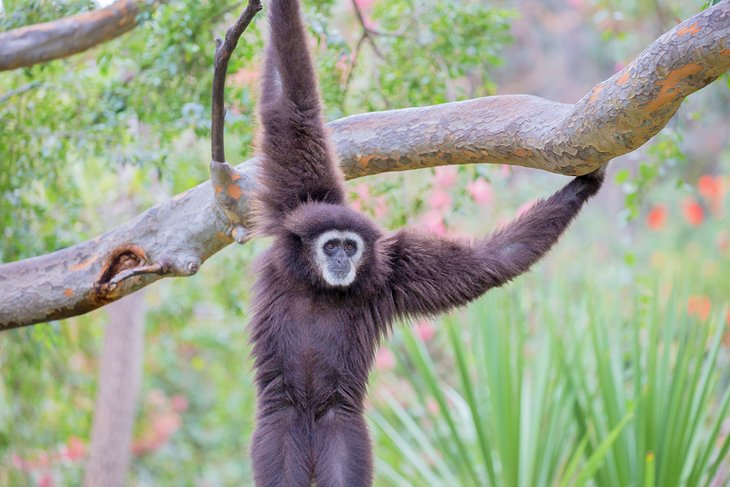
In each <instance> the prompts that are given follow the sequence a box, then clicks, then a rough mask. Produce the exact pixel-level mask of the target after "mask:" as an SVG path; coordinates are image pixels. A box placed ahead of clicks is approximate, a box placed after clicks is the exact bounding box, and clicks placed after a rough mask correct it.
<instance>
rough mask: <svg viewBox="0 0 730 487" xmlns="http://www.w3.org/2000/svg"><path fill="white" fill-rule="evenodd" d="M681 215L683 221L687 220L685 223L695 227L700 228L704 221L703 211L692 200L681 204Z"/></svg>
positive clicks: (688, 199)
mask: <svg viewBox="0 0 730 487" xmlns="http://www.w3.org/2000/svg"><path fill="white" fill-rule="evenodd" d="M682 214H683V215H684V219H685V220H687V223H689V224H690V225H692V226H695V227H697V226H700V225H701V224H702V222H703V220H704V219H705V210H703V209H702V206H701V205H700V204H699V203H697V201H695V200H694V199H693V198H687V199H686V200H684V202H683V203H682Z"/></svg>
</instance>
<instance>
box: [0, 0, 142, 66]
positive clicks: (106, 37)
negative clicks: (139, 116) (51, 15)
mask: <svg viewBox="0 0 730 487" xmlns="http://www.w3.org/2000/svg"><path fill="white" fill-rule="evenodd" d="M147 3H149V2H147V1H146V0H117V1H116V2H114V3H113V4H112V5H110V6H108V7H105V8H101V9H97V10H93V11H91V12H86V13H83V14H79V15H73V16H71V17H66V18H63V19H59V20H54V21H53V22H46V23H43V24H35V25H29V26H26V27H21V28H19V29H14V30H10V31H7V32H0V46H2V48H1V49H0V71H7V70H10V69H16V68H22V67H25V66H32V65H34V64H38V63H45V62H48V61H52V60H54V59H60V58H64V57H68V56H71V55H72V54H77V53H79V52H83V51H86V50H88V49H91V48H92V47H94V46H96V45H98V44H102V43H104V42H107V41H110V40H112V39H115V38H117V37H119V36H121V35H122V34H125V33H126V32H129V31H130V30H132V29H133V28H134V27H136V26H137V16H138V15H139V13H140V11H141V9H142V8H143V7H144V6H145V5H146V4H147Z"/></svg>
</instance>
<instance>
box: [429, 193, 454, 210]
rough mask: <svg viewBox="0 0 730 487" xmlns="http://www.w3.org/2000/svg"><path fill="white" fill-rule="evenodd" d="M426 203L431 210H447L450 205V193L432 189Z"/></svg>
mask: <svg viewBox="0 0 730 487" xmlns="http://www.w3.org/2000/svg"><path fill="white" fill-rule="evenodd" d="M428 204H429V206H430V207H431V209H432V210H440V211H447V210H448V209H449V208H450V207H451V195H449V193H447V192H446V191H444V190H442V189H434V190H433V193H431V197H430V198H429V199H428Z"/></svg>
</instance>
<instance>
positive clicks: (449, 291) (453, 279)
mask: <svg viewBox="0 0 730 487" xmlns="http://www.w3.org/2000/svg"><path fill="white" fill-rule="evenodd" d="M604 173H605V169H604V168H601V169H599V170H598V171H595V172H593V173H591V174H588V175H585V176H580V177H577V178H574V179H573V180H572V181H571V182H570V183H568V184H567V185H566V186H564V187H563V188H562V189H560V190H559V191H558V192H556V193H555V194H553V195H552V196H551V197H549V198H547V199H545V200H540V201H538V202H537V203H535V205H534V206H532V207H531V208H530V209H529V210H527V211H526V212H525V213H524V214H523V215H522V216H520V217H518V218H516V219H515V220H513V221H512V222H511V223H510V224H508V225H507V226H506V227H504V228H502V229H500V230H498V231H496V232H495V233H493V234H492V235H491V236H489V237H487V238H485V239H481V240H477V241H476V242H475V243H474V244H468V243H463V242H456V241H452V240H447V239H442V238H438V237H435V236H432V235H428V234H424V233H422V232H415V231H412V230H401V231H399V232H396V233H394V234H392V235H391V236H390V237H386V238H389V239H391V242H389V243H390V245H391V246H392V247H391V248H392V251H391V252H392V254H391V255H392V261H393V267H394V272H393V276H392V279H391V284H390V292H391V293H392V296H393V300H394V302H395V307H396V313H397V314H398V315H400V316H405V317H416V316H427V315H434V314H437V313H441V312H444V311H447V310H449V309H451V308H454V307H457V306H461V305H464V304H466V303H468V302H469V301H472V300H474V299H476V298H478V297H479V296H481V295H482V294H484V293H485V292H487V291H488V290H489V289H491V288H493V287H498V286H501V285H502V284H504V283H506V282H508V281H510V280H511V279H513V278H515V277H517V276H519V275H520V274H522V273H523V272H526V271H527V270H528V269H529V268H530V267H531V266H532V264H534V263H535V262H537V261H538V260H539V259H540V258H541V257H542V256H543V255H545V254H546V253H547V252H548V250H550V248H551V247H552V246H553V245H554V244H555V242H557V240H558V238H559V237H560V235H561V234H562V233H563V232H564V231H565V230H566V229H567V228H568V225H569V224H570V222H571V221H572V220H573V218H575V216H576V215H577V214H578V212H579V211H580V209H581V207H582V206H583V204H584V203H585V202H586V201H587V200H588V199H589V198H590V197H591V196H593V195H594V194H596V193H597V192H598V190H599V189H600V188H601V185H602V184H603V180H604Z"/></svg>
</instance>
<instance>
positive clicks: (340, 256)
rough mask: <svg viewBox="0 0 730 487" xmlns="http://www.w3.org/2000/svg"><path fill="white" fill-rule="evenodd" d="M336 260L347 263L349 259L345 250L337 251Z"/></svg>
mask: <svg viewBox="0 0 730 487" xmlns="http://www.w3.org/2000/svg"><path fill="white" fill-rule="evenodd" d="M335 261H336V262H337V264H339V265H345V264H346V263H347V261H348V259H347V254H345V251H344V250H342V249H340V250H339V251H337V255H336V256H335Z"/></svg>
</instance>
